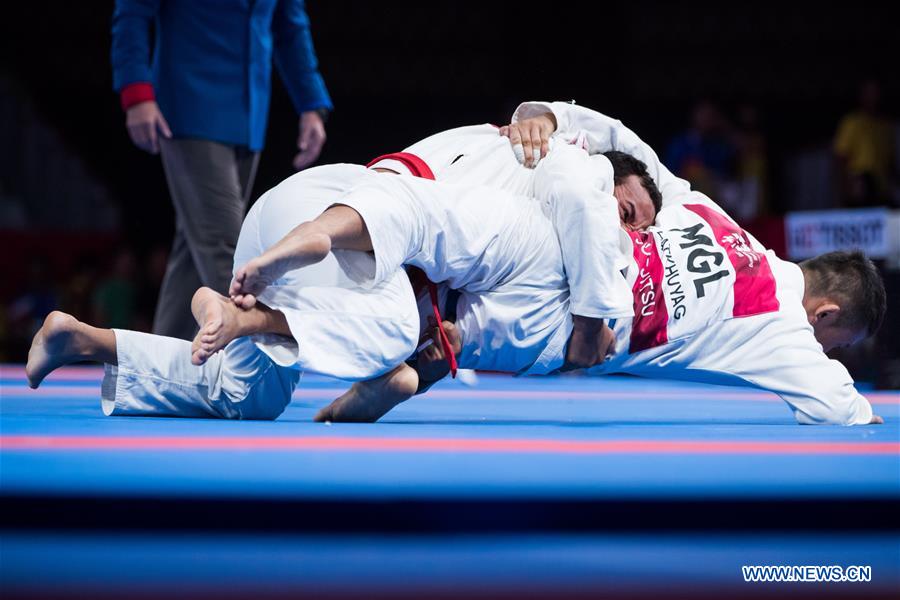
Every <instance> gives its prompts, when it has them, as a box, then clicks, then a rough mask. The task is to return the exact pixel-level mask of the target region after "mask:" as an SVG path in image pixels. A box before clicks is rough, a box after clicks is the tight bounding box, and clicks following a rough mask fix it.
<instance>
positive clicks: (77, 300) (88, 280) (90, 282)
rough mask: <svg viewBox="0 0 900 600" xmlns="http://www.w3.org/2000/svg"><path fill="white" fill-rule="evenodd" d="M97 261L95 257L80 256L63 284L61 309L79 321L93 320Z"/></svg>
mask: <svg viewBox="0 0 900 600" xmlns="http://www.w3.org/2000/svg"><path fill="white" fill-rule="evenodd" d="M96 284H97V261H96V258H94V256H92V255H89V254H86V255H82V256H79V257H78V259H77V260H76V261H75V267H74V268H73V269H72V273H71V274H70V275H69V278H68V279H67V280H66V282H65V283H64V284H63V286H62V289H61V293H62V298H61V302H60V308H61V309H62V310H63V311H65V312H67V313H69V314H71V315H74V316H75V317H76V318H78V319H89V318H92V313H93V296H94V287H95V286H96Z"/></svg>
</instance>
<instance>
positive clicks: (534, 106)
mask: <svg viewBox="0 0 900 600" xmlns="http://www.w3.org/2000/svg"><path fill="white" fill-rule="evenodd" d="M548 113H549V114H551V115H552V119H553V120H555V121H556V127H555V132H554V135H556V136H558V137H561V138H563V139H565V140H567V141H575V140H576V139H579V140H580V141H582V142H583V143H584V144H585V145H586V146H587V150H588V151H589V152H590V153H591V154H597V153H602V152H607V151H609V150H618V151H620V152H625V153H627V154H630V155H632V156H634V157H635V158H638V159H640V160H641V161H642V162H644V163H645V164H646V165H647V170H648V171H649V173H650V176H651V177H653V179H654V180H655V181H656V184H657V185H658V186H659V190H660V192H661V193H662V195H663V205H664V206H665V205H666V204H669V203H672V202H676V201H678V199H679V197H681V196H683V195H684V194H686V193H687V192H690V191H691V187H690V184H689V183H688V182H687V181H685V180H684V179H681V178H679V177H676V176H675V175H673V174H672V172H671V171H669V169H667V168H666V166H665V165H663V164H662V162H661V161H660V160H659V157H658V156H657V155H656V152H654V150H653V148H651V147H650V146H649V145H648V144H646V143H645V142H644V141H643V140H641V139H640V138H639V137H638V136H637V135H636V134H635V133H634V132H633V131H632V130H630V129H628V128H627V127H625V125H623V124H622V122H621V121H619V120H617V119H613V118H611V117H608V116H606V115H604V114H602V113H599V112H597V111H594V110H591V109H589V108H585V107H583V106H578V105H576V104H569V103H567V102H525V103H523V104H520V105H519V107H518V108H517V109H516V112H515V113H514V114H513V117H512V123H513V124H516V123H518V124H520V127H519V130H522V129H525V130H527V131H533V130H534V125H532V124H530V123H529V124H525V123H523V122H524V121H526V120H530V119H533V118H536V119H538V123H540V124H541V125H539V127H540V128H546V124H547V119H548V118H549V117H548V116H547V115H548ZM541 130H543V129H541ZM531 138H532V144H533V143H534V142H533V135H532V136H531ZM523 145H524V142H523Z"/></svg>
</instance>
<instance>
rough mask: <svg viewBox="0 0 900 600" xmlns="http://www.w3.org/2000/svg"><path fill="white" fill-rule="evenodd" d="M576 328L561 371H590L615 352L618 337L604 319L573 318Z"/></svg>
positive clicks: (574, 327)
mask: <svg viewBox="0 0 900 600" xmlns="http://www.w3.org/2000/svg"><path fill="white" fill-rule="evenodd" d="M573 321H574V326H573V328H572V335H571V337H569V345H568V347H567V348H566V362H565V364H564V365H563V366H562V368H561V369H560V371H574V370H575V369H588V368H590V367H593V366H596V365H599V364H600V363H602V362H603V361H604V360H606V357H607V356H608V355H610V354H612V353H613V352H614V351H615V345H616V335H615V333H613V330H612V329H610V328H609V327H607V325H606V323H604V322H603V319H590V318H588V317H580V316H573Z"/></svg>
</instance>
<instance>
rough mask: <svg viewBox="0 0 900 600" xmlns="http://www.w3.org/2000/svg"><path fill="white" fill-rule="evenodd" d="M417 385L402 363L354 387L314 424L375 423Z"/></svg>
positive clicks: (320, 412) (417, 380)
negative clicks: (329, 422) (326, 422)
mask: <svg viewBox="0 0 900 600" xmlns="http://www.w3.org/2000/svg"><path fill="white" fill-rule="evenodd" d="M418 386H419V376H418V375H417V374H416V371H415V369H413V368H412V367H410V366H409V365H407V364H406V363H403V364H402V365H400V366H399V367H397V368H396V369H394V370H393V371H391V372H389V373H386V374H384V375H382V376H381V377H377V378H375V379H370V380H369V381H358V382H356V383H354V384H353V387H351V388H350V389H349V390H348V391H347V392H346V393H345V394H344V395H342V396H341V397H340V398H338V399H337V400H335V401H334V402H332V403H331V404H329V405H328V406H326V407H325V408H323V409H322V410H320V411H319V412H318V413H317V414H316V416H315V417H314V418H313V420H314V421H317V422H319V423H322V422H324V421H332V422H335V423H339V422H354V423H374V422H375V421H377V420H378V419H380V418H381V417H383V416H384V415H385V414H386V413H387V412H388V411H389V410H391V409H392V408H394V407H395V406H397V405H398V404H400V403H401V402H403V401H404V400H408V399H409V398H411V397H412V395H413V394H415V393H416V388H417V387H418Z"/></svg>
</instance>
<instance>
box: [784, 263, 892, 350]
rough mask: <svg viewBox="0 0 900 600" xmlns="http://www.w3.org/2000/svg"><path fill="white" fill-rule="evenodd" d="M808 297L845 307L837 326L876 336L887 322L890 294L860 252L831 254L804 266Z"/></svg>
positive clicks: (876, 272) (801, 266)
mask: <svg viewBox="0 0 900 600" xmlns="http://www.w3.org/2000/svg"><path fill="white" fill-rule="evenodd" d="M800 268H802V269H803V272H804V274H805V275H806V277H805V279H806V286H807V290H806V293H807V294H808V295H809V296H812V297H819V298H828V299H830V300H833V301H834V302H837V303H838V304H840V306H841V312H840V314H839V315H838V319H837V321H836V322H835V324H837V325H845V326H850V327H854V328H860V327H865V328H866V332H867V334H868V335H870V336H871V335H873V334H874V333H875V332H876V331H878V328H879V327H881V323H882V321H884V313H885V312H887V294H886V293H885V291H884V280H882V278H881V273H879V272H878V267H876V266H875V264H874V263H873V262H872V261H871V260H869V259H868V258H866V255H865V254H863V253H862V252H861V251H859V250H853V251H839V252H828V253H826V254H820V255H819V256H817V257H815V258H811V259H809V260H805V261H803V262H801V263H800Z"/></svg>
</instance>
